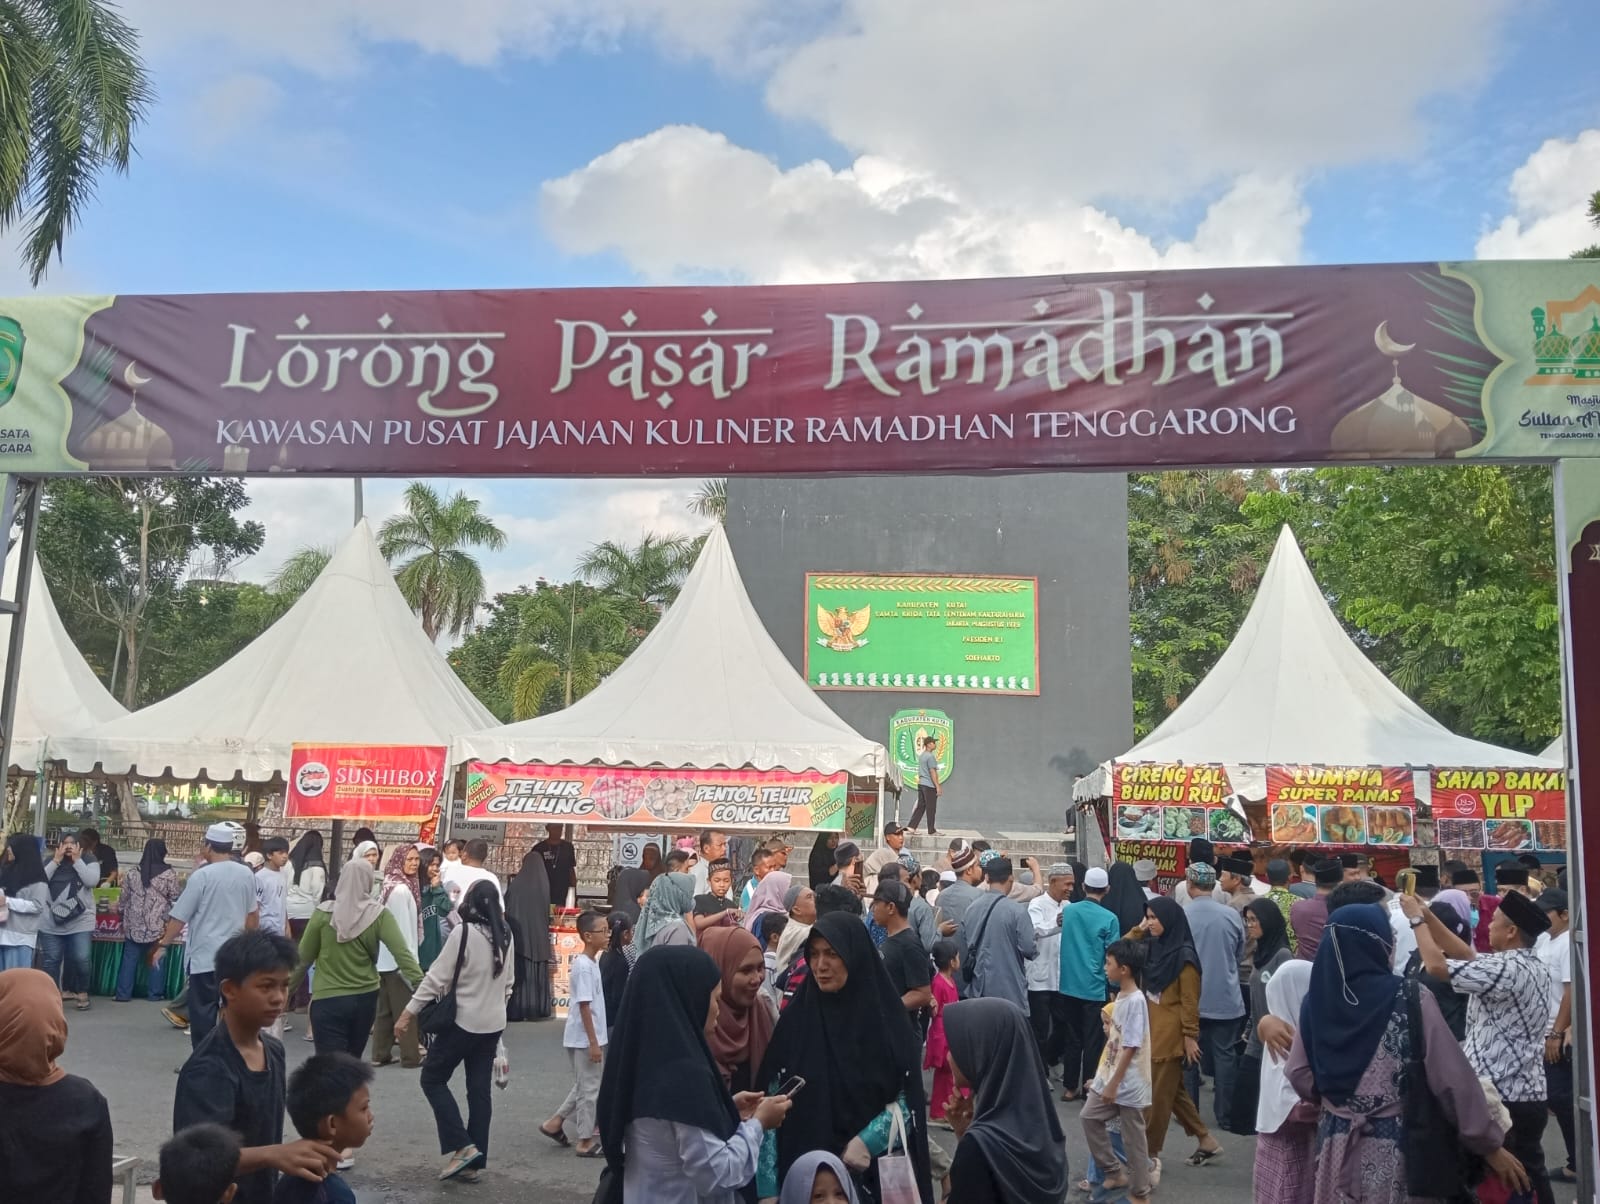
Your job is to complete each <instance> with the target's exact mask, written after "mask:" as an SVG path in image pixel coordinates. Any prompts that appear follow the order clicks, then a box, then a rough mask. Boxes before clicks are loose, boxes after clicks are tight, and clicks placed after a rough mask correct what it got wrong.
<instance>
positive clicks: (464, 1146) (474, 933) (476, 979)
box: [394, 882, 511, 1183]
mask: <svg viewBox="0 0 1600 1204" xmlns="http://www.w3.org/2000/svg"><path fill="white" fill-rule="evenodd" d="M457 915H458V916H459V917H460V920H461V923H459V924H457V925H456V927H455V928H454V929H453V930H452V931H451V933H450V935H449V936H448V937H447V938H446V939H445V943H444V948H443V949H441V950H439V956H438V957H437V958H435V959H434V963H433V965H432V966H431V967H430V968H429V970H428V973H427V974H426V975H425V976H424V977H423V980H422V985H421V986H419V987H418V988H417V991H416V994H414V995H413V996H412V997H411V1002H410V1003H408V1004H406V1010H405V1014H404V1015H402V1016H401V1017H400V1019H399V1020H398V1021H396V1022H395V1026H394V1027H395V1032H396V1033H397V1034H398V1033H403V1032H404V1031H405V1030H406V1029H408V1028H409V1027H410V1026H411V1025H412V1024H413V1023H415V1022H418V1014H419V1013H420V1012H422V1011H423V1009H424V1007H426V1006H427V1005H428V1004H430V1003H435V1002H436V1007H435V1008H434V1009H433V1010H432V1011H431V1012H430V1013H429V1015H428V1016H427V1017H425V1018H423V1019H422V1020H421V1021H420V1023H421V1024H422V1025H423V1026H424V1028H425V1029H426V1030H427V1031H428V1032H430V1033H431V1035H432V1038H433V1039H432V1041H431V1042H430V1043H429V1045H428V1057H427V1060H426V1061H424V1062H423V1063H422V1094H423V1095H424V1096H426V1097H427V1100H428V1106H429V1107H431V1108H432V1109H433V1120H434V1124H435V1125H436V1126H437V1127H438V1130H439V1152H440V1153H441V1154H443V1155H444V1156H445V1160H444V1165H443V1167H441V1168H440V1171H439V1178H440V1179H441V1180H443V1179H464V1180H466V1181H467V1182H469V1183H471V1182H476V1181H477V1178H478V1172H479V1171H480V1170H482V1169H483V1168H484V1167H485V1166H486V1165H488V1161H489V1120H490V1117H491V1115H492V1113H493V1110H494V1102H493V1099H492V1096H491V1094H490V1084H491V1083H492V1081H493V1077H494V1057H495V1050H496V1048H497V1047H498V1046H499V1044H500V1034H501V1033H502V1032H504V1031H505V1027H506V993H507V989H508V988H509V986H510V981H511V979H510V970H511V930H510V929H509V928H507V927H506V920H505V916H504V914H503V913H502V912H501V910H500V892H499V891H498V890H496V889H495V886H494V884H493V883H490V882H478V883H474V884H473V886H472V888H471V889H470V890H468V891H467V893H466V895H465V896H464V897H463V898H462V900H461V905H460V907H458V908H457ZM446 1021H448V1023H447V1022H446ZM457 1066H465V1067H466V1079H467V1122H466V1124H462V1123H461V1108H460V1107H459V1105H457V1103H456V1098H455V1096H454V1095H453V1094H451V1091H450V1078H451V1076H452V1075H454V1074H455V1072H456V1067H457Z"/></svg>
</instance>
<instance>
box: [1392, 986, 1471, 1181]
mask: <svg viewBox="0 0 1600 1204" xmlns="http://www.w3.org/2000/svg"><path fill="white" fill-rule="evenodd" d="M1401 989H1402V990H1403V991H1404V992H1405V996H1406V1028H1407V1030H1408V1033H1409V1037H1410V1041H1409V1044H1410V1047H1411V1048H1410V1049H1409V1050H1408V1051H1407V1054H1406V1061H1405V1068H1404V1070H1403V1071H1402V1072H1401V1080H1400V1095H1401V1101H1402V1108H1403V1110H1404V1111H1403V1115H1404V1125H1405V1128H1404V1133H1403V1136H1402V1138H1401V1140H1402V1141H1403V1142H1404V1143H1405V1146H1404V1148H1405V1158H1406V1191H1407V1193H1408V1194H1410V1195H1413V1196H1421V1197H1423V1198H1425V1199H1438V1200H1471V1199H1475V1198H1476V1197H1475V1195H1474V1192H1473V1189H1474V1188H1475V1187H1476V1186H1477V1185H1478V1184H1479V1183H1481V1182H1482V1181H1483V1178H1484V1176H1485V1174H1486V1173H1487V1171H1488V1167H1487V1166H1486V1165H1485V1164H1484V1161H1483V1159H1482V1158H1480V1157H1478V1155H1476V1154H1474V1153H1472V1152H1471V1151H1470V1150H1468V1149H1467V1148H1466V1147H1465V1146H1463V1145H1462V1144H1461V1135H1460V1133H1459V1132H1457V1130H1456V1127H1455V1125H1454V1124H1452V1123H1451V1121H1450V1118H1449V1117H1448V1116H1446V1115H1445V1114H1444V1109H1443V1108H1441V1107H1440V1106H1439V1101H1438V1100H1437V1099H1435V1098H1434V1095H1433V1092H1432V1091H1431V1090H1430V1089H1429V1087H1428V1072H1427V1070H1426V1068H1425V1067H1424V1065H1423V1063H1424V1061H1425V1060H1426V1058H1427V1056H1428V1045H1427V1036H1426V1034H1425V1033H1424V1031H1423V1028H1422V1002H1421V997H1420V995H1419V990H1420V988H1419V987H1418V986H1417V982H1416V980H1415V979H1408V980H1407V981H1406V983H1405V985H1404V986H1403V987H1402V988H1401Z"/></svg>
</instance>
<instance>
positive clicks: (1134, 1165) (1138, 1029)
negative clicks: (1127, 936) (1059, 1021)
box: [1081, 941, 1151, 1200]
mask: <svg viewBox="0 0 1600 1204" xmlns="http://www.w3.org/2000/svg"><path fill="white" fill-rule="evenodd" d="M1144 961H1145V951H1144V947H1143V945H1142V944H1140V943H1139V942H1137V941H1117V942H1116V943H1115V944H1113V945H1112V946H1111V948H1109V949H1107V950H1106V978H1107V979H1109V980H1110V981H1111V983H1112V985H1113V986H1115V987H1116V988H1117V997H1116V999H1115V1000H1114V1001H1113V1003H1112V1011H1111V1031H1110V1033H1109V1035H1108V1036H1107V1039H1106V1046H1105V1050H1104V1052H1102V1053H1101V1055H1100V1065H1099V1068H1098V1069H1097V1070H1096V1071H1095V1075H1094V1081H1093V1082H1092V1083H1090V1084H1089V1093H1088V1099H1087V1100H1086V1101H1085V1103H1084V1105H1083V1112H1082V1113H1081V1116H1082V1119H1083V1136H1084V1139H1085V1140H1086V1141H1087V1142H1088V1143H1089V1153H1090V1154H1091V1155H1092V1156H1093V1158H1094V1161H1095V1165H1096V1166H1099V1167H1101V1168H1102V1169H1104V1171H1105V1178H1104V1180H1102V1184H1101V1185H1102V1187H1103V1188H1104V1189H1105V1194H1107V1195H1109V1196H1115V1195H1116V1194H1117V1190H1118V1189H1121V1188H1127V1189H1128V1192H1129V1196H1130V1198H1132V1199H1134V1200H1146V1199H1149V1197H1150V1153H1149V1143H1148V1142H1147V1140H1146V1138H1145V1126H1144V1110H1145V1109H1146V1108H1148V1107H1149V1106H1150V1099H1151V1090H1150V1009H1149V1006H1148V1004H1147V1003H1146V1002H1145V997H1144V992H1143V991H1142V990H1141V989H1140V987H1139V980H1140V978H1141V977H1142V973H1143V970H1144ZM1113 1117H1115V1118H1117V1119H1119V1120H1120V1121H1121V1122H1122V1148H1123V1150H1124V1151H1125V1152H1126V1153H1127V1156H1128V1162H1127V1166H1126V1167H1124V1166H1122V1165H1121V1164H1120V1163H1119V1162H1118V1161H1117V1157H1116V1154H1115V1153H1114V1152H1113V1150H1112V1148H1111V1136H1110V1134H1109V1133H1108V1132H1107V1130H1106V1122H1107V1121H1109V1120H1111V1119H1112V1118H1113Z"/></svg>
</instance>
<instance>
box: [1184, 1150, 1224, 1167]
mask: <svg viewBox="0 0 1600 1204" xmlns="http://www.w3.org/2000/svg"><path fill="white" fill-rule="evenodd" d="M1221 1157H1222V1149H1221V1147H1220V1146H1219V1147H1218V1148H1217V1149H1214V1150H1196V1151H1195V1152H1194V1153H1192V1154H1190V1155H1189V1157H1188V1159H1187V1161H1188V1163H1189V1165H1190V1166H1205V1165H1206V1164H1207V1163H1211V1162H1215V1161H1217V1159H1219V1158H1221Z"/></svg>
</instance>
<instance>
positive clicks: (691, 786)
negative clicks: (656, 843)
mask: <svg viewBox="0 0 1600 1204" xmlns="http://www.w3.org/2000/svg"><path fill="white" fill-rule="evenodd" d="M849 786H850V780H849V775H848V774H846V773H835V774H825V773H812V772H806V773H789V772H787V771H784V770H761V769H661V768H653V769H635V768H618V767H614V766H583V765H537V764H534V765H512V764H508V763H506V762H496V763H493V764H490V763H487V762H484V761H469V762H468V763H467V819H468V820H473V821H492V822H499V823H508V822H519V821H520V822H537V823H551V822H553V823H580V824H589V825H598V826H606V827H615V826H617V825H620V824H626V825H628V826H629V827H639V826H646V827H648V826H652V825H659V826H661V827H668V828H707V827H718V828H735V829H738V828H749V829H756V830H762V829H766V830H770V829H773V828H784V829H794V830H805V829H812V830H818V831H830V832H842V831H844V830H845V827H846V823H845V813H846V803H847V800H848V797H849Z"/></svg>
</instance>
